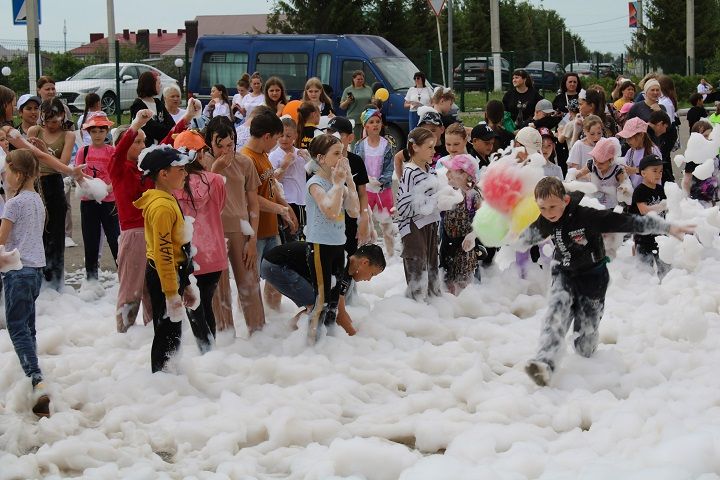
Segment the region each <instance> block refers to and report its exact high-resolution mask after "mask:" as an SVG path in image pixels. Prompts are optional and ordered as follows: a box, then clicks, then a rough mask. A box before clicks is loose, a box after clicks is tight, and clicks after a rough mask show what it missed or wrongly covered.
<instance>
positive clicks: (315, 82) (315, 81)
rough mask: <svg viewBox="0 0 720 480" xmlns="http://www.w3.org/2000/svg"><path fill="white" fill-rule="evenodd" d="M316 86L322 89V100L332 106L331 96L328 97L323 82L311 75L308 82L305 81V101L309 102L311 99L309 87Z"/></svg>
mask: <svg viewBox="0 0 720 480" xmlns="http://www.w3.org/2000/svg"><path fill="white" fill-rule="evenodd" d="M310 87H314V88H317V89H318V90H320V102H321V103H324V104H325V105H330V106H332V100H331V99H330V97H328V94H327V93H326V92H325V89H324V88H323V84H322V82H321V81H320V79H319V78H317V77H311V78H309V79H308V81H307V82H305V89H304V90H303V98H302V99H303V101H305V102H309V101H310V99H309V98H308V95H307V91H308V88H310Z"/></svg>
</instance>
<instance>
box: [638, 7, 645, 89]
mask: <svg viewBox="0 0 720 480" xmlns="http://www.w3.org/2000/svg"><path fill="white" fill-rule="evenodd" d="M637 24H638V26H637V28H638V32H640V46H641V51H642V55H641V60H640V75H639V76H641V77H642V76H643V75H645V55H646V53H647V51H646V49H645V46H646V45H647V41H646V40H645V33H646V32H645V30H644V27H643V25H644V21H643V2H642V0H640V1H639V2H638V9H637Z"/></svg>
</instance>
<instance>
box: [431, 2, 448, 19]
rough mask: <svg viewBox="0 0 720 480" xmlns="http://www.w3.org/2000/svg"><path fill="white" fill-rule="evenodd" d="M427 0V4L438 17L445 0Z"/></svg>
mask: <svg viewBox="0 0 720 480" xmlns="http://www.w3.org/2000/svg"><path fill="white" fill-rule="evenodd" d="M427 2H428V5H430V8H431V9H432V11H433V13H434V14H435V16H436V17H439V16H440V13H442V10H443V8H445V2H446V0H427Z"/></svg>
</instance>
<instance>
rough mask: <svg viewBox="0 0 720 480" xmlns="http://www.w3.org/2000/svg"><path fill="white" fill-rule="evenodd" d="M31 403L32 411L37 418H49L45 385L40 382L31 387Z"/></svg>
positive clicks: (48, 404)
mask: <svg viewBox="0 0 720 480" xmlns="http://www.w3.org/2000/svg"><path fill="white" fill-rule="evenodd" d="M32 396H33V401H34V405H33V407H32V411H33V413H34V414H35V415H37V416H38V417H41V418H42V417H49V416H50V396H49V395H48V393H47V389H46V388H45V383H44V382H40V383H38V384H37V385H35V386H34V387H33V395H32Z"/></svg>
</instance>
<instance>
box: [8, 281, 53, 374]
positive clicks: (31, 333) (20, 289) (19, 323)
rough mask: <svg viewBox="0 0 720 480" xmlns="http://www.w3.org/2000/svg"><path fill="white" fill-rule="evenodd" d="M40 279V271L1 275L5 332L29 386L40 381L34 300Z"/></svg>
mask: <svg viewBox="0 0 720 480" xmlns="http://www.w3.org/2000/svg"><path fill="white" fill-rule="evenodd" d="M42 279H43V269H42V268H32V267H23V268H22V269H20V270H11V271H9V272H7V273H3V274H2V281H3V286H4V287H5V319H6V323H7V329H8V333H9V334H10V340H12V343H13V347H15V353H16V354H17V356H18V359H19V360H20V366H22V369H23V371H24V372H25V375H26V376H28V377H30V378H31V379H32V381H33V385H35V384H37V383H38V382H39V381H40V380H42V373H41V372H40V367H39V366H38V358H37V340H36V339H35V300H37V297H38V295H39V294H40V285H41V284H42Z"/></svg>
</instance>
